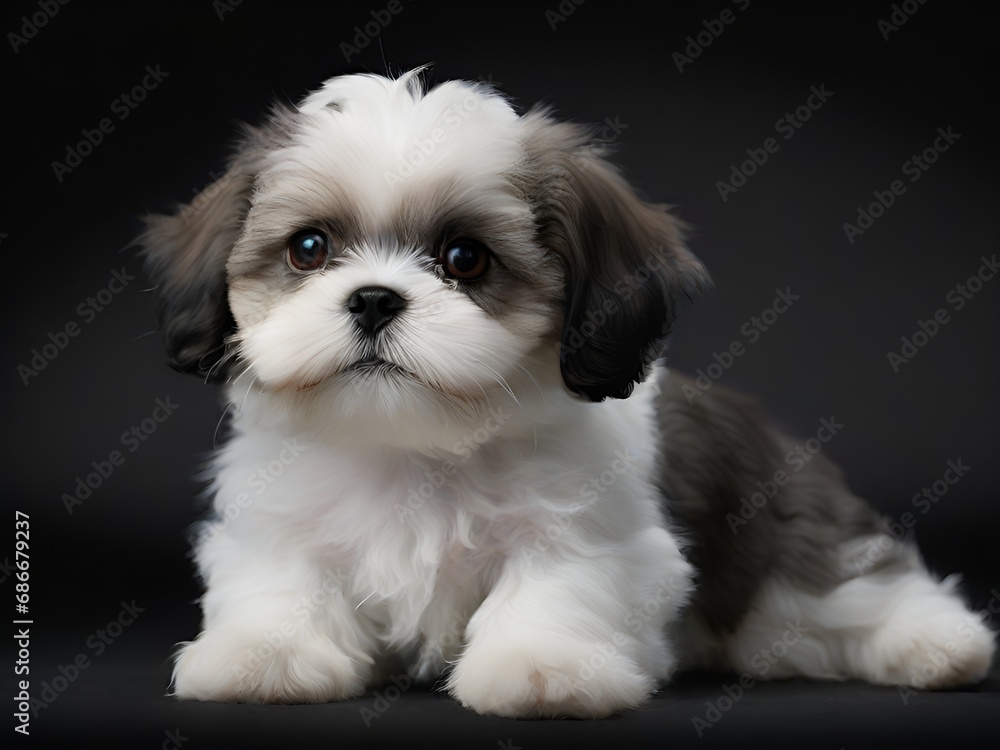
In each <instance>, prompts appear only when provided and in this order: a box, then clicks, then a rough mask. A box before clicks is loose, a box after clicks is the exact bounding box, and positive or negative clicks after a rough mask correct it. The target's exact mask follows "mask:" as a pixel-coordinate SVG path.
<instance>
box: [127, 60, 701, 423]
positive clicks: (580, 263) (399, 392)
mask: <svg viewBox="0 0 1000 750" xmlns="http://www.w3.org/2000/svg"><path fill="white" fill-rule="evenodd" d="M144 244H145V246H146V253H147V257H148V261H149V264H150V271H151V274H152V276H153V278H154V281H155V283H156V286H157V292H158V297H159V299H160V304H161V307H160V322H161V327H162V330H163V333H164V336H165V338H166V344H167V349H168V351H169V354H170V359H171V363H172V365H173V366H174V367H175V368H177V369H179V370H183V371H186V372H192V373H197V374H198V375H200V376H202V377H204V378H207V379H211V380H216V381H220V380H226V379H233V378H235V377H238V376H240V377H242V376H243V375H246V377H247V379H248V380H247V381H246V382H248V383H249V382H250V381H251V380H252V382H253V383H254V386H253V387H255V388H258V389H261V390H263V391H282V392H288V393H298V394H315V393H317V392H319V393H327V392H331V393H333V394H336V395H338V396H344V397H345V398H346V399H348V401H349V402H350V403H352V404H355V405H357V408H366V405H369V406H370V405H377V406H378V408H379V409H380V410H382V411H383V412H384V413H390V412H391V411H392V410H393V409H394V408H405V407H406V405H407V404H410V405H411V406H412V401H413V399H424V400H426V399H432V400H433V399H439V400H444V401H450V402H453V403H457V402H474V401H477V400H478V401H482V400H483V399H484V398H485V399H488V398H489V396H490V394H491V393H498V389H506V388H507V387H508V385H507V381H508V380H509V379H510V378H512V377H514V376H516V375H517V374H518V373H519V372H529V373H530V372H532V371H533V370H535V369H537V368H544V367H551V368H556V367H558V372H560V373H561V379H562V382H563V383H564V384H565V386H566V388H568V389H569V390H570V391H572V392H573V393H575V394H577V395H578V396H580V397H582V398H584V399H587V400H591V401H600V400H602V399H604V398H607V397H614V398H624V397H626V396H628V395H629V393H630V392H631V390H632V387H633V385H634V384H635V383H636V382H638V381H640V380H642V379H643V377H644V376H645V373H646V370H647V367H648V365H649V364H650V362H651V360H652V359H654V358H655V357H656V356H657V355H658V353H659V345H660V342H661V340H662V339H663V338H664V337H665V336H666V334H667V333H669V330H670V324H671V321H672V320H673V318H674V315H675V306H676V302H677V300H678V299H679V298H680V297H684V296H690V295H691V294H693V293H694V292H695V291H697V290H699V289H700V288H702V287H704V286H705V285H707V284H708V283H709V282H708V277H707V274H706V272H705V270H704V269H703V267H702V266H701V264H700V263H699V262H698V260H697V259H696V258H695V257H694V256H693V255H692V254H691V253H690V252H689V251H688V250H687V249H686V248H685V247H684V244H683V238H682V226H681V225H680V224H679V222H678V221H677V220H676V219H674V218H673V217H672V216H671V215H670V214H669V213H668V212H667V211H666V209H665V208H664V207H661V206H655V205H651V204H649V203H646V202H644V201H643V200H641V199H640V198H638V197H637V196H636V195H635V193H634V192H633V190H632V189H631V188H630V187H629V185H628V184H627V183H626V182H625V181H624V180H623V179H622V177H621V176H620V175H619V174H618V173H617V172H616V170H615V169H614V168H613V167H612V166H611V165H610V164H609V163H608V162H607V161H606V160H605V158H604V155H603V148H602V146H601V145H600V144H599V143H596V142H595V141H594V140H593V139H592V138H591V137H590V136H589V133H588V131H587V130H585V129H584V128H581V127H579V126H576V125H571V124H567V123H561V122H558V121H556V120H554V119H553V118H552V117H550V116H549V115H548V114H547V113H545V112H543V111H533V112H529V113H527V114H525V115H523V116H518V114H517V113H516V112H515V111H514V110H513V109H512V107H511V106H510V105H509V104H508V102H507V101H506V100H505V99H504V98H503V97H502V96H501V95H499V94H497V93H496V92H495V91H493V90H492V89H490V88H489V87H487V86H485V85H480V84H473V83H463V82H447V83H443V84H441V85H438V86H436V87H435V88H433V89H431V90H429V91H425V90H423V87H422V84H421V80H420V78H419V75H418V74H417V73H410V74H407V75H404V76H403V77H401V78H399V79H396V80H390V79H386V78H382V77H379V76H374V75H350V76H343V77H339V78H334V79H332V80H330V81H328V82H327V83H326V84H325V85H324V87H323V88H322V89H321V90H319V91H317V92H315V93H314V94H312V95H310V96H309V97H308V98H306V99H305V101H304V102H303V103H302V104H301V105H300V106H299V107H297V108H294V109H289V108H284V107H279V108H277V109H275V110H274V111H273V113H272V115H271V117H270V119H269V121H268V122H267V123H265V124H264V125H263V126H262V127H259V128H251V129H247V131H246V134H245V136H244V138H243V141H242V143H241V145H240V147H239V149H238V151H237V153H236V154H235V156H234V157H233V159H232V161H231V163H230V165H229V169H228V171H227V173H226V174H225V175H224V176H223V177H222V178H221V179H219V180H218V181H217V182H216V183H215V184H213V185H211V186H209V187H208V188H207V189H206V190H205V191H204V192H203V193H202V194H201V195H199V196H198V197H197V198H196V199H195V200H194V201H193V202H192V203H191V204H190V205H187V206H184V207H182V208H181V209H180V210H179V211H178V212H177V213H176V214H175V215H172V216H153V217H150V219H149V220H148V231H147V232H146V234H145V236H144Z"/></svg>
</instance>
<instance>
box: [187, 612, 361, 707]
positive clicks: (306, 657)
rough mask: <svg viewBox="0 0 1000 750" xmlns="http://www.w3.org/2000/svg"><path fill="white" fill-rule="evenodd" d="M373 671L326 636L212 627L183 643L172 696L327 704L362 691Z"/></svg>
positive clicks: (216, 699)
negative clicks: (263, 633)
mask: <svg viewBox="0 0 1000 750" xmlns="http://www.w3.org/2000/svg"><path fill="white" fill-rule="evenodd" d="M279 637H280V638H279ZM368 671H370V665H369V664H367V663H364V664H361V663H359V662H358V661H357V660H356V659H352V658H351V657H350V656H348V655H347V654H345V653H344V652H343V651H342V650H341V649H340V648H339V647H337V645H336V644H334V643H333V642H332V641H330V640H329V638H326V637H323V636H318V635H315V634H313V635H310V636H304V635H303V634H299V633H297V634H294V635H293V636H291V637H284V636H282V634H281V633H279V632H276V633H275V634H274V636H272V637H271V638H270V639H268V638H262V637H260V636H259V634H256V633H250V632H247V631H243V630H237V629H231V628H212V629H209V630H206V631H205V632H203V633H202V634H201V635H200V636H198V639H197V640H195V641H193V642H190V643H186V644H184V645H183V646H182V648H181V650H180V652H179V653H178V655H177V662H176V664H175V666H174V677H173V694H174V695H175V696H176V697H178V698H181V699H188V700H202V701H222V702H227V703H326V702H328V701H336V700H342V699H344V698H351V697H354V696H357V695H360V694H362V693H363V692H364V690H365V675H366V674H367V672H368Z"/></svg>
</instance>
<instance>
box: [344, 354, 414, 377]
mask: <svg viewBox="0 0 1000 750" xmlns="http://www.w3.org/2000/svg"><path fill="white" fill-rule="evenodd" d="M341 372H343V373H353V372H356V373H361V374H362V375H367V376H372V377H379V376H389V375H406V376H408V377H411V378H412V377H413V373H411V372H410V371H408V370H405V369H404V368H402V367H400V366H399V365H397V364H396V363H395V362H390V361H389V360H387V359H382V358H381V357H365V358H364V359H359V360H358V361H357V362H354V363H353V364H350V365H348V366H347V367H345V368H344V369H343V370H342V371H341Z"/></svg>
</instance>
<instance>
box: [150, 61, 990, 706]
mask: <svg viewBox="0 0 1000 750" xmlns="http://www.w3.org/2000/svg"><path fill="white" fill-rule="evenodd" d="M605 157H606V155H605V153H604V148H603V147H602V145H601V144H600V143H598V142H595V141H594V139H593V138H592V137H591V133H590V132H589V131H588V130H587V129H585V128H582V127H580V126H578V125H573V124H568V123H564V122H559V121H557V120H555V119H554V118H553V117H552V116H551V115H550V114H549V113H548V112H546V111H541V110H533V111H530V112H527V113H526V114H521V115H519V114H518V113H517V112H515V110H514V109H513V108H512V106H511V105H510V104H509V103H508V101H507V100H506V99H505V98H504V97H503V96H501V95H500V94H498V93H497V92H496V91H494V90H492V89H491V88H490V87H488V86H486V85H482V84H476V83H462V82H447V83H442V84H440V85H438V86H436V87H433V88H431V89H430V90H426V88H425V87H424V85H423V84H422V81H421V78H420V75H419V73H418V72H413V73H409V74H406V75H403V76H402V77H400V78H397V79H394V80H393V79H388V78H383V77H380V76H376V75H347V76H342V77H338V78H334V79H332V80H330V81H328V82H327V83H326V84H325V85H324V86H323V87H322V88H321V89H320V90H319V91H317V92H315V93H313V94H311V95H310V96H308V97H307V98H306V99H305V100H304V101H303V102H302V103H301V104H300V105H299V106H297V107H292V108H288V107H283V106H281V107H277V108H276V109H275V110H274V111H273V112H272V114H271V116H270V118H269V120H268V121H267V122H266V123H265V124H264V125H263V126H261V127H258V128H249V129H247V131H246V133H245V135H244V137H243V140H242V142H241V143H240V145H239V148H238V150H237V152H236V154H235V156H234V157H233V159H232V161H231V163H230V166H229V169H228V172H227V173H226V174H225V176H223V177H222V178H221V179H219V180H218V181H217V182H216V183H215V184H214V185H212V186H211V187H209V188H208V189H206V190H205V191H204V193H202V194H201V195H200V196H198V198H196V199H195V200H194V201H193V202H192V203H191V204H190V205H187V206H184V207H182V208H181V209H179V211H178V212H177V213H176V215H173V216H154V217H151V218H150V219H149V220H148V230H147V232H146V234H145V236H144V244H145V252H146V255H147V258H148V261H149V266H150V273H151V275H152V277H153V278H154V280H155V284H156V287H157V295H158V298H159V303H160V322H161V327H162V331H163V335H164V337H165V340H166V346H167V349H168V351H169V356H170V361H171V363H172V365H173V366H174V367H175V368H177V369H179V370H182V371H185V372H191V373H195V374H197V375H199V376H201V377H202V378H204V379H206V380H209V381H213V382H223V383H225V384H226V391H225V393H226V399H227V401H228V403H229V412H230V415H231V435H230V437H229V439H228V442H227V443H226V444H225V446H224V447H223V448H222V449H221V450H220V451H219V453H218V455H217V456H216V458H215V459H214V462H213V464H212V485H211V490H212V493H213V496H214V514H213V516H212V517H211V518H210V519H209V520H207V521H205V522H204V523H203V524H202V525H201V526H200V527H199V532H198V534H197V540H196V542H195V553H196V560H197V565H198V568H199V571H200V573H201V576H202V578H203V580H204V584H205V587H206V591H205V594H204V597H203V599H202V601H201V603H202V608H203V613H204V625H203V630H202V632H201V634H200V635H199V636H198V637H197V639H195V640H194V641H192V642H189V643H185V644H183V646H182V647H181V649H180V651H179V654H178V656H177V661H176V667H175V671H174V680H173V690H174V692H175V694H176V695H177V696H178V697H179V698H188V699H198V700H217V701H247V702H264V703H270V702H274V703H306V702H320V701H334V700H339V699H344V698H350V697H352V696H359V695H362V694H364V692H365V691H366V690H367V689H369V688H372V687H375V686H378V685H379V684H380V683H382V682H384V681H386V680H388V679H389V678H395V679H397V682H398V681H399V679H400V676H402V675H405V676H406V679H407V680H417V679H435V678H438V677H439V676H440V677H442V678H443V684H444V685H445V686H446V687H447V690H448V691H449V692H450V693H451V695H453V696H454V697H455V698H456V699H457V700H458V701H459V702H461V703H462V704H463V705H465V706H468V707H469V708H471V709H474V710H475V711H478V712H480V713H484V714H497V715H500V716H511V717H561V716H570V717H586V718H597V717H603V716H607V715H609V714H612V713H614V712H617V711H620V710H622V709H627V708H631V707H634V706H637V705H639V704H640V703H641V702H642V701H643V700H644V699H645V698H647V697H648V696H649V695H650V694H651V693H652V692H653V691H654V690H655V689H656V687H657V685H659V684H661V683H662V682H663V681H664V680H665V679H667V678H668V677H669V676H670V675H671V673H672V672H674V671H675V670H676V669H678V668H682V667H708V668H722V669H732V670H736V671H738V672H744V671H746V672H749V673H750V674H751V675H753V676H760V677H767V678H772V677H790V676H796V675H806V676H810V677H815V678H822V679H845V678H859V679H863V680H868V681H870V682H874V683H880V684H887V685H907V686H912V687H918V688H943V687H948V686H953V685H958V684H962V683H970V682H974V681H977V680H979V679H981V678H982V677H983V676H984V675H985V674H986V672H987V670H988V668H989V666H990V663H991V658H992V656H993V652H994V637H993V633H992V632H990V631H989V630H988V629H987V628H986V627H985V626H984V625H983V623H982V621H981V619H980V618H979V617H977V616H976V615H974V614H973V613H971V612H970V611H968V610H967V609H966V607H965V605H964V604H963V602H962V600H961V598H960V596H959V595H958V593H957V591H956V585H955V583H956V582H955V581H954V580H951V579H946V580H944V581H939V580H937V579H936V578H934V577H933V576H932V575H930V574H929V573H928V571H927V570H926V569H925V567H924V565H923V564H922V562H921V560H920V558H919V556H918V553H917V551H916V550H915V548H914V547H913V546H912V545H909V544H903V543H897V542H895V541H894V540H893V538H892V537H891V536H889V535H888V534H886V533H885V532H884V531H883V530H882V519H880V518H879V516H878V515H877V514H876V513H875V512H874V511H873V510H872V509H871V508H869V507H868V506H867V505H865V503H864V502H863V501H861V500H860V499H858V498H857V497H855V496H853V495H852V494H851V493H850V492H849V491H848V490H847V489H846V488H845V486H844V484H843V483H842V481H841V479H840V476H839V473H838V472H837V470H836V469H835V468H834V467H833V466H832V465H831V464H830V463H829V462H828V461H827V460H826V459H825V458H824V457H823V456H822V455H816V456H812V457H811V460H810V461H809V462H808V464H805V465H802V466H800V467H799V468H800V469H801V470H793V469H789V464H788V463H787V459H786V457H787V456H789V455H791V452H793V451H794V445H795V443H794V441H792V440H790V439H789V438H787V437H785V436H783V435H781V434H778V433H777V432H775V431H773V430H772V429H771V428H769V427H768V426H767V425H766V423H765V422H764V421H763V420H762V418H761V417H760V416H758V414H757V412H756V411H755V407H754V406H753V404H752V403H750V402H749V401H747V400H746V399H744V398H742V397H740V396H738V395H735V394H733V393H731V392H727V391H725V390H724V389H723V388H721V387H718V386H716V387H713V388H711V389H710V390H706V391H702V390H701V389H697V390H698V393H697V395H694V394H693V391H692V385H691V381H689V380H687V379H685V378H684V377H683V376H681V375H679V374H676V373H671V374H668V373H667V372H666V371H665V370H664V369H663V368H662V367H660V366H658V365H657V364H656V362H657V359H658V357H659V356H660V354H661V342H662V341H663V339H664V337H665V336H666V335H667V334H668V333H669V331H670V326H671V321H672V320H673V318H674V315H675V311H676V307H677V304H678V302H679V300H681V299H683V298H687V297H691V296H693V295H695V294H696V293H697V292H698V291H699V290H701V289H704V288H705V287H707V286H708V285H709V283H710V282H709V278H708V275H707V273H706V271H705V269H704V268H703V267H702V265H701V263H700V262H699V261H698V260H697V259H696V258H695V257H694V255H692V253H691V252H690V251H689V250H688V249H687V248H686V247H685V245H684V237H683V226H682V225H681V224H680V223H679V222H678V220H676V219H675V218H673V217H672V216H671V214H670V213H668V212H667V210H666V209H665V207H663V206H657V205H653V204H650V203H647V202H645V201H644V200H642V199H640V198H639V197H637V195H636V194H635V192H633V190H632V188H631V187H630V186H629V185H628V184H627V183H626V181H625V180H624V179H623V178H622V177H621V175H620V174H619V173H618V172H617V171H616V170H615V168H614V167H612V166H611V165H610V164H609V163H608V161H606V158H605ZM828 427H829V428H830V429H836V425H835V424H834V423H833V422H831V423H830V424H829V425H828ZM772 485H773V490H772ZM763 488H767V489H768V491H767V492H761V490H762V489H763ZM755 493H756V494H755ZM749 498H753V499H752V507H751V506H750V505H749V504H750V503H751V500H749ZM748 507H751V512H747V509H748ZM734 519H736V520H735V522H734ZM779 646H780V648H779ZM406 684H409V683H408V682H407V683H406Z"/></svg>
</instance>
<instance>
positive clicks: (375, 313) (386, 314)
mask: <svg viewBox="0 0 1000 750" xmlns="http://www.w3.org/2000/svg"><path fill="white" fill-rule="evenodd" d="M405 307H406V300H405V299H403V298H402V297H400V296H399V295H398V294H396V293H395V292H394V291H392V290H391V289H386V288H385V287H383V286H366V287H362V288H361V289H357V290H355V292H354V294H352V295H351V298H350V299H349V300H347V310H348V312H350V313H351V315H353V316H354V322H355V323H357V324H358V327H359V328H360V329H361V330H362V331H364V332H365V333H366V334H368V335H369V336H371V335H372V334H374V333H375V332H376V331H377V330H379V329H380V328H381V327H382V326H384V325H385V324H386V323H388V322H389V321H390V320H392V319H393V318H394V317H396V315H397V314H398V313H399V312H400V311H401V310H403V309H404V308H405Z"/></svg>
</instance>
